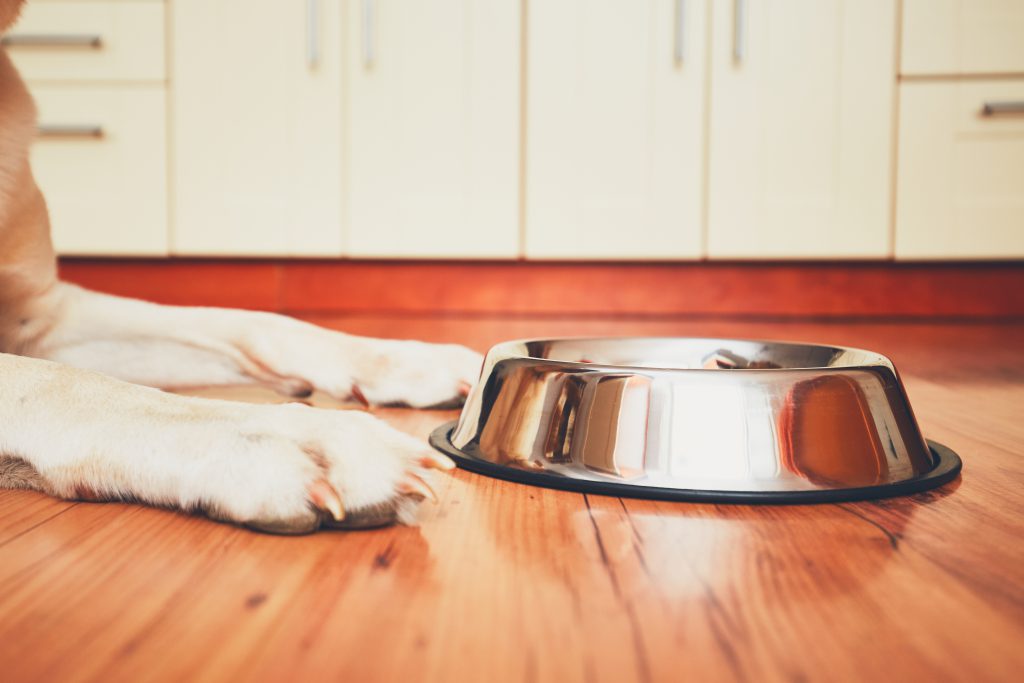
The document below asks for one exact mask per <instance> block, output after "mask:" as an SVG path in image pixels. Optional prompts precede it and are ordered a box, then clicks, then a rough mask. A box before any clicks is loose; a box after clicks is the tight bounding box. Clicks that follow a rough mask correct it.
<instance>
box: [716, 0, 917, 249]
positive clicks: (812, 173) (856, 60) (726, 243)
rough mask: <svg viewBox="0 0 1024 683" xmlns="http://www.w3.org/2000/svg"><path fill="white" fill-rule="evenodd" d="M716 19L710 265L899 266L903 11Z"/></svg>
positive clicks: (729, 6) (723, 15) (812, 0)
mask: <svg viewBox="0 0 1024 683" xmlns="http://www.w3.org/2000/svg"><path fill="white" fill-rule="evenodd" d="M713 6H714V16H713V17H712V22H711V23H712V29H713V31H712V34H713V35H712V58H711V110H710V115H709V121H710V159H709V161H710V163H709V178H708V182H709V199H708V253H709V255H710V256H711V257H726V258H759V257H760V258H828V257H883V256H887V255H889V254H890V233H891V230H890V222H891V206H892V203H891V201H892V200H891V184H892V155H893V149H892V145H893V117H894V109H893V95H894V91H895V88H896V82H895V80H896V79H895V71H896V67H895V49H894V45H895V42H894V41H895V25H896V11H897V8H896V3H895V0H734V1H733V2H726V1H725V0H722V1H721V2H714V3H713Z"/></svg>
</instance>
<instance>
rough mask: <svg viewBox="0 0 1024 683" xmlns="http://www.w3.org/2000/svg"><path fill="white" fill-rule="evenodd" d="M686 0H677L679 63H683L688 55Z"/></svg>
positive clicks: (676, 44) (676, 25) (676, 49)
mask: <svg viewBox="0 0 1024 683" xmlns="http://www.w3.org/2000/svg"><path fill="white" fill-rule="evenodd" d="M685 15H686V0H676V24H675V36H674V37H675V58H676V63H677V64H682V63H683V57H684V56H686V23H685Z"/></svg>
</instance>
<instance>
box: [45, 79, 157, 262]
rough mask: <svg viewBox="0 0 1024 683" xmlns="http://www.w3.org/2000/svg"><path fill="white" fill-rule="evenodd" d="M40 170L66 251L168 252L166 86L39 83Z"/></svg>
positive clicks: (56, 238) (57, 237)
mask: <svg viewBox="0 0 1024 683" xmlns="http://www.w3.org/2000/svg"><path fill="white" fill-rule="evenodd" d="M32 95H33V97H34V98H35V100H36V105H37V107H38V108H39V128H40V137H39V139H38V140H37V141H36V142H35V144H34V145H33V146H32V170H33V173H34V174H35V176H36V180H37V182H38V183H39V187H40V189H41V190H42V192H43V195H44V196H45V197H46V204H47V207H48V208H49V211H50V225H51V227H52V231H53V243H54V246H55V247H56V249H57V251H58V252H60V253H61V254H98V255H118V256H125V255H129V256H163V255H166V254H167V154H166V150H167V138H166V132H165V129H166V126H165V117H166V100H165V96H164V90H163V87H162V86H160V85H137V86H134V87H131V88H125V87H121V86H118V85H93V84H88V85H78V84H67V85H48V84H47V85H43V84H33V86H32Z"/></svg>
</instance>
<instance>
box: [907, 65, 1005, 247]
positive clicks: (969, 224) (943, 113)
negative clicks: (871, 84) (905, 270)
mask: <svg viewBox="0 0 1024 683" xmlns="http://www.w3.org/2000/svg"><path fill="white" fill-rule="evenodd" d="M986 103H989V106H988V108H987V110H986V107H985V104H986ZM1014 105H1016V108H1017V113H1015V112H1014ZM1021 109H1024V79H1000V80H958V81H945V82H943V81H917V82H905V83H903V85H901V86H900V145H899V175H898V182H897V184H896V187H897V192H896V256H897V257H900V258H909V259H922V258H994V259H1001V258H1002V259H1005V258H1018V259H1019V258H1022V257H1024V118H1022V117H1021V116H1020V114H1019V111H1020V110H1021ZM986 111H987V113H986Z"/></svg>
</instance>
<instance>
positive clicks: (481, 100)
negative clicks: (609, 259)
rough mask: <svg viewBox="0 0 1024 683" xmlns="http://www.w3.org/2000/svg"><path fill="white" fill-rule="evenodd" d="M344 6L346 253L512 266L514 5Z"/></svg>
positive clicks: (457, 1) (515, 234)
mask: <svg viewBox="0 0 1024 683" xmlns="http://www.w3.org/2000/svg"><path fill="white" fill-rule="evenodd" d="M346 7H347V14H346V16H345V19H346V21H345V39H344V41H343V43H344V45H345V75H346V79H345V80H346V85H347V87H348V89H349V96H348V107H349V110H348V119H347V126H346V134H345V135H346V137H345V144H346V158H347V160H348V167H347V179H348V192H347V201H346V205H345V212H346V218H347V221H346V222H347V226H348V239H347V242H348V244H347V247H348V249H347V251H348V253H349V254H351V255H353V256H369V257H515V256H517V255H518V253H519V131H520V125H519V86H520V44H519V37H520V23H519V22H520V5H519V3H518V2H514V1H513V0H432V1H431V2H420V1H419V0H363V1H362V2H348V3H347V5H346Z"/></svg>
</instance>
